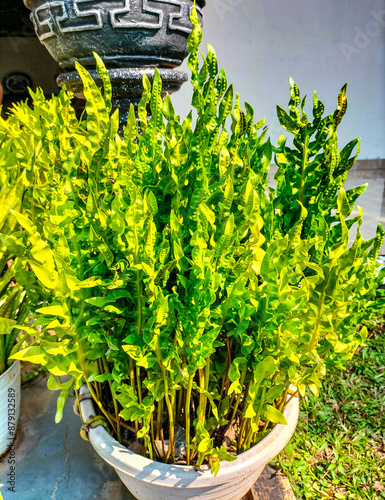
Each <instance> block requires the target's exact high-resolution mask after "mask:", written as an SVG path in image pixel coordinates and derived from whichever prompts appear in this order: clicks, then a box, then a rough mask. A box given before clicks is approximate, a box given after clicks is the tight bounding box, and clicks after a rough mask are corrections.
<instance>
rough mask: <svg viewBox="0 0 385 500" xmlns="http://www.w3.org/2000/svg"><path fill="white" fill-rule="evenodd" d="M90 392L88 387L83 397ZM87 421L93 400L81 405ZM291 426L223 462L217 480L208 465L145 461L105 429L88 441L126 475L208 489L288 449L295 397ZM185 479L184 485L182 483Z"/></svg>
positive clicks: (290, 408)
mask: <svg viewBox="0 0 385 500" xmlns="http://www.w3.org/2000/svg"><path fill="white" fill-rule="evenodd" d="M87 392H88V388H87V386H86V385H83V386H82V387H81V388H80V394H85V393H87ZM80 407H81V413H82V416H83V420H84V421H86V420H88V419H89V418H90V417H91V416H94V415H95V407H94V403H93V401H92V400H90V399H84V400H83V401H81V402H80ZM283 414H284V416H285V417H286V420H287V425H282V424H276V425H275V427H274V428H273V429H272V430H271V431H270V432H269V434H268V435H267V436H266V437H265V438H264V439H262V440H261V441H260V442H259V443H257V444H256V445H255V446H253V447H252V448H250V449H249V450H247V451H244V452H243V453H241V454H239V455H238V456H237V459H236V460H235V461H233V462H225V461H222V462H221V466H220V468H219V472H218V474H217V475H216V476H215V477H214V475H213V474H211V472H210V468H209V467H208V466H207V465H205V466H202V467H201V468H200V469H199V471H196V470H195V468H194V467H193V466H187V465H173V464H164V463H162V462H156V461H155V460H150V459H149V458H146V457H142V456H141V455H138V454H136V453H134V452H132V451H130V450H128V449H127V448H126V447H125V446H123V445H121V444H120V443H119V442H118V441H116V440H115V439H114V438H113V437H112V436H111V435H110V434H108V432H107V431H106V430H105V429H104V427H102V426H100V425H99V426H98V427H95V428H94V429H89V432H88V437H89V440H90V442H91V444H92V446H93V447H94V449H95V451H96V452H97V453H98V454H99V455H100V456H101V458H103V459H104V460H105V461H106V462H107V463H109V464H110V465H111V466H112V467H113V468H114V469H116V470H117V471H119V472H121V473H122V474H125V475H129V476H131V477H133V478H136V479H138V480H141V481H144V482H148V483H151V484H153V485H159V486H162V487H182V486H183V487H187V488H188V487H194V488H196V487H197V486H199V487H202V488H204V487H207V486H213V485H215V484H221V483H224V482H228V481H230V480H231V479H232V478H235V477H240V476H247V475H248V474H250V473H251V472H252V471H254V470H255V469H256V468H258V467H260V466H262V465H265V464H267V463H268V462H269V461H270V460H272V459H273V458H275V456H276V455H278V453H279V452H280V451H281V450H282V449H283V448H284V447H285V446H286V444H287V443H288V442H289V441H290V439H291V437H292V436H293V433H294V431H295V428H296V425H297V421H298V416H299V400H298V397H293V398H292V399H291V401H289V403H288V404H287V406H286V407H285V409H284V411H283ZM182 479H183V485H182V484H181V483H182Z"/></svg>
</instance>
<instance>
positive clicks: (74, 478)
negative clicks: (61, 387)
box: [0, 378, 294, 500]
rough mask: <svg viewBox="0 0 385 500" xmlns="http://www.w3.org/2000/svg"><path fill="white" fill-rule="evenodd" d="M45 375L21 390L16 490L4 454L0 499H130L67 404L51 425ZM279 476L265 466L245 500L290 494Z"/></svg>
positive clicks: (52, 395) (276, 499) (274, 499)
mask: <svg viewBox="0 0 385 500" xmlns="http://www.w3.org/2000/svg"><path fill="white" fill-rule="evenodd" d="M46 380H47V379H46V378H41V379H40V380H35V381H34V383H32V384H30V385H28V386H26V387H23V389H22V405H21V418H20V421H19V426H18V434H17V440H16V488H15V490H16V492H15V493H13V492H11V491H8V486H9V485H7V479H8V477H7V474H9V472H10V467H11V466H10V464H9V463H8V458H9V455H6V456H5V457H3V459H2V460H1V462H0V488H1V494H2V495H3V498H4V500H12V499H14V500H135V498H134V497H133V496H132V495H131V494H130V493H129V492H128V491H127V490H126V488H125V487H124V486H123V484H122V483H121V482H120V479H119V478H118V476H117V475H116V473H115V471H114V470H113V469H112V468H110V467H109V466H108V465H107V464H105V463H104V462H103V461H102V460H101V459H100V458H99V456H98V455H97V454H96V452H95V451H94V450H93V448H92V446H91V445H90V444H89V443H87V442H86V441H84V440H83V439H81V438H80V436H79V428H80V420H79V418H78V417H77V416H75V415H74V413H73V412H72V407H71V405H70V404H69V405H67V406H66V408H65V411H64V417H63V420H62V421H61V423H60V424H55V421H54V416H55V411H56V398H57V395H58V393H56V392H52V391H49V390H48V389H47V388H46ZM282 479H286V478H282V477H279V476H277V475H276V473H275V471H274V470H273V469H271V468H266V469H265V471H264V473H263V475H262V476H261V477H260V479H259V480H258V482H257V483H256V485H255V487H254V489H253V491H252V492H251V493H250V494H249V495H248V496H247V500H291V499H294V496H293V494H292V493H291V490H290V488H289V489H288V490H287V489H286V487H285V482H284V481H283V482H282ZM154 500H156V499H154ZM218 500H220V499H218ZM245 500H246V499H245Z"/></svg>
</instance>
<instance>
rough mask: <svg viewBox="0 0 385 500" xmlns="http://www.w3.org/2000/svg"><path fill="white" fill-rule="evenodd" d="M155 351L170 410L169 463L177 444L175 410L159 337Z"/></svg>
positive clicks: (167, 458) (157, 336)
mask: <svg viewBox="0 0 385 500" xmlns="http://www.w3.org/2000/svg"><path fill="white" fill-rule="evenodd" d="M155 350H156V357H157V360H158V363H159V366H160V368H161V370H162V374H163V382H164V398H165V400H166V405H167V410H168V420H169V436H168V439H169V445H168V452H167V457H166V462H168V460H169V458H170V456H174V455H175V443H174V438H175V427H174V408H173V406H172V403H171V400H170V394H169V387H168V378H167V373H166V369H165V367H164V364H163V360H162V354H161V352H160V348H159V335H156V339H155ZM174 458H175V457H174Z"/></svg>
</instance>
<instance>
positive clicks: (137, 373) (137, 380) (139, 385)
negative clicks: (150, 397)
mask: <svg viewBox="0 0 385 500" xmlns="http://www.w3.org/2000/svg"><path fill="white" fill-rule="evenodd" d="M136 382H137V386H138V399H139V403H141V402H142V381H141V378H140V366H138V365H137V366H136Z"/></svg>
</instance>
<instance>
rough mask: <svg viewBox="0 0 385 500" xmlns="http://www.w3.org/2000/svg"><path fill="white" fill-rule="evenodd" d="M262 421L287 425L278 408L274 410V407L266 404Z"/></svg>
mask: <svg viewBox="0 0 385 500" xmlns="http://www.w3.org/2000/svg"><path fill="white" fill-rule="evenodd" d="M262 419H263V420H265V421H267V420H269V421H270V422H273V423H274V424H283V425H287V421H286V418H285V417H284V415H283V414H282V413H281V412H280V411H278V410H277V409H276V408H274V406H271V405H268V404H265V405H263V407H262Z"/></svg>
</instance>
